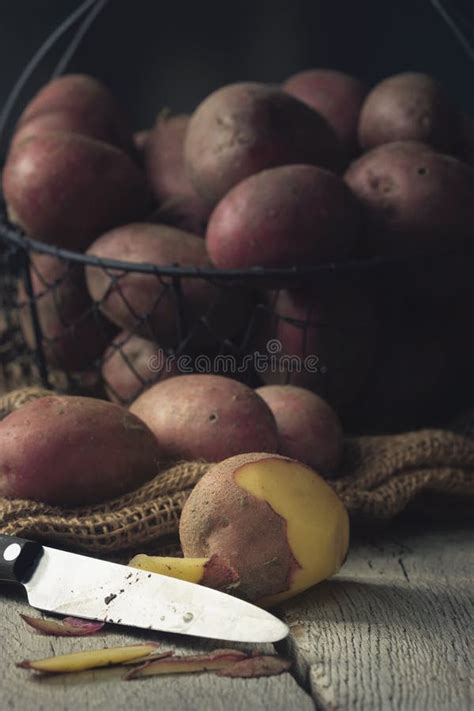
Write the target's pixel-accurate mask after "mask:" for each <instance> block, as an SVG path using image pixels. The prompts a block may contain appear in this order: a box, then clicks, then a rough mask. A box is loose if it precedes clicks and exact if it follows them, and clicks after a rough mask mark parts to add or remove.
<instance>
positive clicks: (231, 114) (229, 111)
mask: <svg viewBox="0 0 474 711" xmlns="http://www.w3.org/2000/svg"><path fill="white" fill-rule="evenodd" d="M339 151H340V147H339V143H338V141H337V138H336V136H335V134H334V132H333V131H332V129H331V128H330V127H329V125H328V123H327V122H326V120H325V119H324V118H322V116H320V115H319V114H318V113H316V111H313V110H312V109H310V108H309V106H306V105H305V104H303V103H302V102H301V101H298V100H297V99H295V98H293V97H292V96H290V95H289V94H286V93H285V92H284V91H282V90H281V89H279V88H278V87H277V86H272V85H266V84H258V83H252V82H248V83H240V84H230V85H229V86H224V87H223V88H221V89H218V90H217V91H215V92H214V93H212V94H211V95H210V96H208V97H207V99H205V100H204V101H203V102H202V103H201V104H200V105H199V106H198V108H197V109H196V111H195V112H194V114H193V115H192V117H191V121H190V123H189V127H188V130H187V134H186V140H185V145H184V156H185V165H186V170H187V172H188V175H189V177H190V179H191V182H192V184H193V185H194V188H195V189H196V190H197V191H198V192H199V194H200V195H201V196H202V198H203V199H204V200H205V201H206V202H207V203H208V204H209V205H210V206H212V205H215V204H216V203H217V202H218V201H219V200H220V199H221V198H222V197H223V196H224V195H225V194H226V193H227V192H228V191H229V190H230V189H231V188H232V187H233V186H234V185H236V183H239V182H240V181H241V180H243V179H244V178H248V176H249V175H253V174H254V173H259V172H260V171H261V170H265V169H266V168H273V167H275V166H278V165H288V164H292V163H309V164H311V165H318V166H321V167H324V168H330V169H336V168H337V167H338V166H339V162H340V153H339Z"/></svg>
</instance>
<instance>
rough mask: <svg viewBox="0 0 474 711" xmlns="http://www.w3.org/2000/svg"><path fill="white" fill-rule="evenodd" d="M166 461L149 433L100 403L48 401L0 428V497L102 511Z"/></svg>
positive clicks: (116, 409)
mask: <svg viewBox="0 0 474 711" xmlns="http://www.w3.org/2000/svg"><path fill="white" fill-rule="evenodd" d="M161 459H162V451H161V448H160V445H159V443H158V442H157V440H156V437H154V435H153V434H152V432H151V431H150V430H149V429H148V427H147V426H146V425H145V424H144V423H143V422H142V421H141V420H139V419H138V417H135V416H134V415H132V414H131V413H130V412H128V411H127V410H125V409H124V408H122V407H120V406H119V405H114V404H112V403H110V402H105V401H103V400H97V399H94V398H86V397H75V396H66V395H64V396H55V395H51V396H46V397H43V398H39V399H38V400H34V401H33V402H30V403H28V404H27V405H24V406H23V407H21V408H20V409H19V410H16V411H15V412H13V413H11V414H10V415H8V416H7V417H6V418H5V419H3V420H2V421H1V422H0V496H5V497H7V498H18V499H33V501H43V502H45V503H47V504H52V505H54V506H69V507H70V506H80V505H82V504H93V503H98V502H100V501H105V500H107V499H113V498H114V497H116V496H119V495H121V494H124V493H126V492H127V491H132V490H133V489H136V488H137V487H138V486H140V485H141V484H143V483H144V482H145V481H147V480H148V479H151V478H152V477H153V476H155V474H157V472H158V465H159V463H160V461H161Z"/></svg>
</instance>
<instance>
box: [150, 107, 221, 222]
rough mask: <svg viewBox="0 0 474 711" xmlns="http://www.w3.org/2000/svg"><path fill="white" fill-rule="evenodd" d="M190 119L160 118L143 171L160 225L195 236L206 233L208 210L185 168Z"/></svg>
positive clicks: (185, 117)
mask: <svg viewBox="0 0 474 711" xmlns="http://www.w3.org/2000/svg"><path fill="white" fill-rule="evenodd" d="M188 124H189V116H187V115H186V114H181V115H178V116H159V117H158V119H157V121H156V123H155V126H154V127H153V129H152V130H151V131H150V134H149V138H148V141H147V144H146V148H145V170H146V174H147V178H148V182H149V184H150V186H151V189H152V192H153V195H154V196H155V198H156V200H157V202H158V204H159V206H160V209H159V212H158V218H159V220H160V222H165V223H166V224H171V225H174V226H175V227H179V228H181V229H183V230H189V231H190V232H193V233H194V234H199V235H202V234H204V232H205V230H206V224H207V220H208V218H209V213H210V209H209V208H208V207H207V206H206V205H205V203H204V202H203V200H201V198H200V197H199V196H198V194H197V193H196V191H195V190H194V188H193V186H192V185H191V182H190V180H189V178H188V176H187V174H186V171H185V167H184V154H183V147H184V137H185V135H186V130H187V128H188Z"/></svg>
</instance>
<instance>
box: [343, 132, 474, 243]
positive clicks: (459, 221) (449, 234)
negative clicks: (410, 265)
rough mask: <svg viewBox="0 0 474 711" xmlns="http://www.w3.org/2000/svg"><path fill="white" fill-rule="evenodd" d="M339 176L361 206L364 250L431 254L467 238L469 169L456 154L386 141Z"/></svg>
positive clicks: (469, 231) (469, 225) (469, 227)
mask: <svg viewBox="0 0 474 711" xmlns="http://www.w3.org/2000/svg"><path fill="white" fill-rule="evenodd" d="M344 179H345V181H346V183H347V184H348V186H349V188H350V189H351V190H352V192H353V193H354V194H355V195H356V197H357V198H358V199H359V201H360V202H361V203H362V204H363V205H364V207H365V208H366V218H367V219H366V230H365V249H366V250H367V252H368V253H369V254H376V255H384V256H409V255H414V254H436V253H438V252H448V251H450V250H453V251H454V250H455V249H457V248H459V247H460V246H461V245H462V243H464V242H465V240H466V239H472V232H473V224H474V223H473V219H472V214H473V213H472V195H473V172H472V170H471V169H470V168H469V166H467V165H465V164H464V163H461V161H459V160H457V159H456V158H453V157H451V156H447V155H443V154H441V153H436V152H435V151H433V150H432V149H431V148H430V147H429V146H425V145H424V144H422V143H416V142H414V141H399V142H395V143H387V144H385V145H382V146H379V147H378V148H374V149H373V150H372V151H369V152H368V153H366V154H364V155H363V156H362V157H361V158H359V159H358V160H357V161H355V162H354V163H353V164H352V165H351V166H350V167H349V169H348V170H347V172H346V174H345V176H344Z"/></svg>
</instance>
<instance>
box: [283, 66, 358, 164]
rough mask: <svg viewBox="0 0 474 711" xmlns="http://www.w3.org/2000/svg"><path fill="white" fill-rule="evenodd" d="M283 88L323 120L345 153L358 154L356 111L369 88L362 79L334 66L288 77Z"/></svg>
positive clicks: (309, 70) (349, 154)
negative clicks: (318, 114)
mask: <svg viewBox="0 0 474 711" xmlns="http://www.w3.org/2000/svg"><path fill="white" fill-rule="evenodd" d="M282 88H283V89H284V90H285V91H286V92H287V93H288V94H291V95H292V96H294V97H295V98H296V99H299V100H300V101H304V103H305V104H308V106H311V108H312V109H314V110H315V111H317V112H318V113H320V114H321V116H323V117H324V118H325V119H326V121H327V122H328V124H329V125H330V126H331V128H332V129H333V131H334V133H335V134H336V136H337V137H338V139H339V141H340V143H341V145H342V147H343V149H344V152H345V154H346V155H347V156H349V157H351V156H353V155H355V154H356V153H357V149H358V143H357V126H358V122H359V114H360V109H361V106H362V104H363V101H364V99H365V96H366V94H367V91H368V89H367V87H366V85H365V84H364V83H363V82H361V81H360V80H359V79H356V77H353V76H351V75H350V74H345V73H344V72H338V71H335V70H333V69H308V70H306V71H304V72H298V74H294V75H293V76H291V77H289V78H288V79H287V80H286V81H285V82H284V83H283V85H282Z"/></svg>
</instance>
